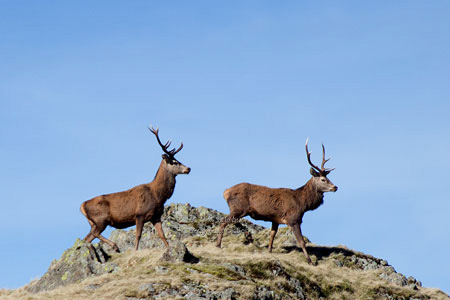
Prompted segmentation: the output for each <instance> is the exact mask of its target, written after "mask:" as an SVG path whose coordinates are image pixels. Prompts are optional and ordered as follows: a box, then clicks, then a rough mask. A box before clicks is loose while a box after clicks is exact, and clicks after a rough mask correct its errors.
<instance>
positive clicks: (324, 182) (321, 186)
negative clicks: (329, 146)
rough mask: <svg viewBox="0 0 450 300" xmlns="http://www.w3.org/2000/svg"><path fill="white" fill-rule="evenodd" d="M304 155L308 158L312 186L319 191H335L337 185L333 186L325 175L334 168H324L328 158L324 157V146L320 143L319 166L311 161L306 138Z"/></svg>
mask: <svg viewBox="0 0 450 300" xmlns="http://www.w3.org/2000/svg"><path fill="white" fill-rule="evenodd" d="M305 147H306V157H307V159H308V163H309V164H310V165H311V170H310V173H311V175H312V176H313V177H312V182H313V184H314V186H315V187H316V188H317V189H318V190H319V191H321V192H322V193H325V192H336V191H337V189H338V187H337V186H335V185H334V184H333V183H332V182H331V181H330V180H329V179H328V178H327V175H328V174H329V173H330V172H331V171H333V170H334V169H326V168H325V163H326V162H327V161H329V160H330V159H329V158H328V159H325V146H324V145H323V144H322V165H321V167H320V168H319V167H317V166H316V165H314V164H313V163H312V162H311V152H309V151H308V139H306V144H305Z"/></svg>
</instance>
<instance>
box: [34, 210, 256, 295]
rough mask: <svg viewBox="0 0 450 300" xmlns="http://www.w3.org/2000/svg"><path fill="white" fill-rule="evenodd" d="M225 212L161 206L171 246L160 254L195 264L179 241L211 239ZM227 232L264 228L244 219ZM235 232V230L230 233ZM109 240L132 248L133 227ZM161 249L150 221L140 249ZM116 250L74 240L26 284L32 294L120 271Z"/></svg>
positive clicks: (116, 233) (121, 247)
mask: <svg viewBox="0 0 450 300" xmlns="http://www.w3.org/2000/svg"><path fill="white" fill-rule="evenodd" d="M225 216H226V215H225V214H223V213H220V212H218V211H216V210H213V209H209V208H206V207H198V208H194V207H192V206H191V205H189V204H186V205H185V204H172V205H169V206H166V207H165V208H164V215H163V218H162V223H163V230H164V232H165V235H166V237H167V239H168V240H171V241H170V243H169V244H170V248H169V249H167V251H166V252H165V253H164V254H163V256H162V257H161V260H162V261H166V262H187V263H196V262H198V261H199V259H198V258H196V257H195V256H194V255H192V253H190V252H189V250H188V249H187V247H186V245H185V244H183V243H182V242H180V240H183V239H185V238H188V237H192V236H201V237H206V238H209V239H211V240H213V239H215V237H216V232H215V231H216V230H217V225H218V224H219V223H220V221H221V220H222V218H224V217H225ZM230 228H232V231H230V232H229V233H231V234H233V233H240V232H241V231H242V232H244V231H245V232H249V233H250V234H255V233H256V232H259V231H261V230H263V229H264V227H262V226H258V225H255V224H253V223H251V222H249V221H247V220H242V222H240V224H239V225H237V227H236V226H235V228H233V226H230ZM233 231H234V232H233ZM110 239H111V240H112V241H114V242H115V243H116V244H117V245H118V246H119V249H120V251H121V252H125V251H127V250H129V249H134V243H135V229H134V228H132V229H130V230H129V231H126V230H121V229H117V230H114V231H113V232H112V233H111V236H110ZM151 248H157V249H164V243H163V242H162V241H161V239H160V238H159V237H158V235H157V234H156V232H155V229H154V228H153V226H152V225H151V224H150V223H146V224H145V225H144V229H143V231H142V237H141V241H140V244H139V249H151ZM114 254H115V251H114V250H113V249H112V248H111V247H110V246H109V245H107V244H104V243H102V242H100V243H98V244H94V245H92V246H90V245H89V244H87V243H85V242H83V241H81V240H79V239H77V240H76V241H75V244H74V245H73V246H72V247H71V248H69V249H67V250H66V251H65V252H64V253H63V255H62V256H61V258H60V259H58V260H54V261H53V262H52V263H51V265H50V267H49V269H48V271H47V272H46V273H45V274H44V275H43V276H42V277H41V278H40V279H39V280H38V282H37V283H35V284H33V285H31V286H29V287H28V291H29V292H32V293H36V292H40V291H48V290H52V289H54V288H56V287H59V286H64V285H67V284H71V283H79V282H81V281H82V280H83V279H85V278H87V277H90V276H95V275H101V274H105V273H111V272H115V271H117V270H119V267H118V266H117V265H116V264H114V263H112V262H110V261H109V258H110V257H111V256H112V255H114Z"/></svg>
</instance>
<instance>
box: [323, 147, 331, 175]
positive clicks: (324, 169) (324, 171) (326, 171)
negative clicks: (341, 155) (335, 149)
mask: <svg viewBox="0 0 450 300" xmlns="http://www.w3.org/2000/svg"><path fill="white" fill-rule="evenodd" d="M330 158H331V157H329V158H327V159H325V146H324V145H323V144H322V166H321V167H320V170H321V172H323V173H325V175H326V174H328V173H330V172H331V171H333V170H334V168H333V169H326V168H325V163H326V162H327V161H329V160H330Z"/></svg>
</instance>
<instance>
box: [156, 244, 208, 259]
mask: <svg viewBox="0 0 450 300" xmlns="http://www.w3.org/2000/svg"><path fill="white" fill-rule="evenodd" d="M160 260H161V261H165V262H187V263H197V262H199V259H198V258H197V257H195V256H194V255H192V253H190V252H189V250H188V249H187V248H186V245H185V244H184V243H182V242H180V241H174V242H171V243H170V244H169V248H168V249H167V250H166V252H164V253H163V255H162V257H161V259H160Z"/></svg>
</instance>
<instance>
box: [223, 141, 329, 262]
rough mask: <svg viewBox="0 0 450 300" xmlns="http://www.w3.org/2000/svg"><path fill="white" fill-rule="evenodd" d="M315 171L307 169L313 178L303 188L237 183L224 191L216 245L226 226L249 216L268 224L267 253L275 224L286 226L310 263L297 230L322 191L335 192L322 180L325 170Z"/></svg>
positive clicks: (317, 203) (317, 204)
mask: <svg viewBox="0 0 450 300" xmlns="http://www.w3.org/2000/svg"><path fill="white" fill-rule="evenodd" d="M324 152H325V150H324ZM307 153H308V151H307ZM324 154H325V153H324ZM308 155H309V154H308ZM308 159H309V157H308ZM317 170H318V172H317V171H315V170H314V169H311V175H313V177H312V178H311V179H310V180H309V181H308V182H307V183H306V184H305V185H304V186H302V187H300V188H298V189H296V190H293V189H288V188H269V187H266V186H261V185H255V184H250V183H240V184H237V185H235V186H232V187H231V188H229V189H226V190H225V192H224V198H225V200H226V201H227V203H228V206H229V207H230V214H229V216H228V217H227V218H225V219H224V220H223V221H222V223H221V225H220V230H219V235H218V237H217V244H216V246H217V247H220V246H221V243H222V237H223V231H224V229H225V227H226V226H227V225H228V224H229V223H231V222H236V221H238V220H239V219H240V218H242V217H245V216H250V217H252V218H253V219H255V220H263V221H270V222H272V231H271V233H270V240H269V251H270V252H271V251H272V245H273V240H274V238H275V235H276V233H277V230H278V225H279V224H287V225H288V226H289V227H290V228H291V229H292V231H293V233H294V235H295V237H296V239H297V241H298V243H299V245H300V247H301V248H302V250H303V253H304V254H305V256H306V258H307V260H308V262H309V263H311V259H310V257H309V255H308V252H307V251H306V247H305V242H304V239H303V236H302V232H301V228H300V225H301V223H302V218H303V215H304V214H305V212H307V211H310V210H314V209H316V208H318V207H319V206H320V205H321V204H322V203H323V193H324V192H330V191H334V192H335V191H336V190H337V187H336V186H335V185H334V184H333V183H332V182H331V181H330V180H329V179H328V178H327V177H326V175H327V174H328V173H329V171H328V170H325V169H324V168H323V165H322V168H321V169H317Z"/></svg>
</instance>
